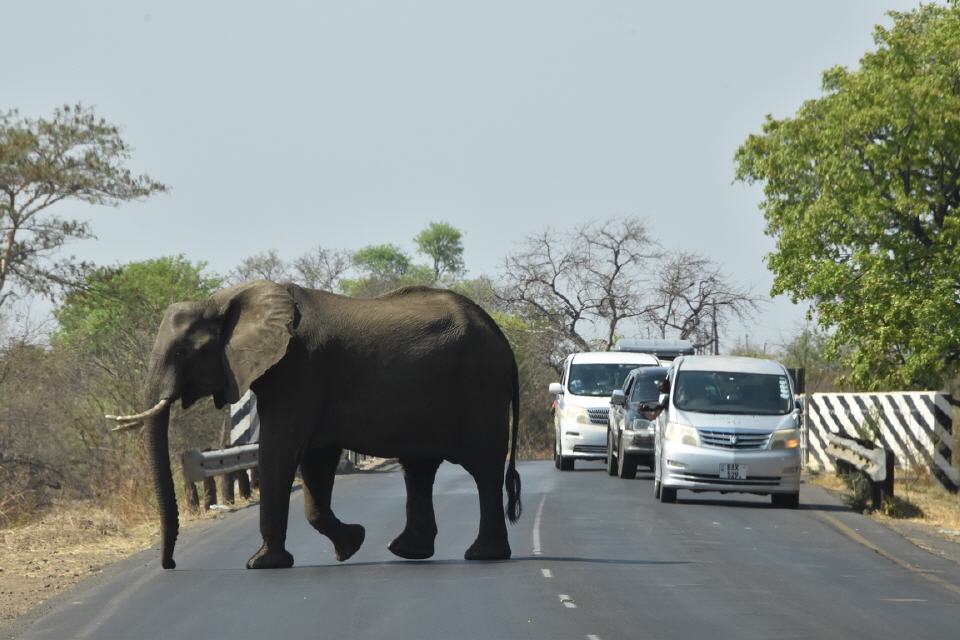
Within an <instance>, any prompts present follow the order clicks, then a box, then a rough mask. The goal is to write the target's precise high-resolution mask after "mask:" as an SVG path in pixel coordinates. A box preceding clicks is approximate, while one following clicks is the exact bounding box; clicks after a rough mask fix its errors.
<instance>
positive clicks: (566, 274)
mask: <svg viewBox="0 0 960 640" xmlns="http://www.w3.org/2000/svg"><path fill="white" fill-rule="evenodd" d="M658 255H659V247H658V245H657V244H656V243H655V242H654V241H653V240H651V238H650V236H649V234H648V233H647V228H646V225H645V224H644V223H643V221H642V220H640V219H638V218H629V217H628V218H622V219H614V220H608V221H606V222H602V223H599V224H588V225H585V226H583V227H581V228H579V229H577V230H576V231H575V232H574V233H573V234H563V233H562V232H556V231H555V230H552V229H547V230H546V231H544V232H542V233H540V234H536V235H532V236H529V237H528V238H526V240H525V241H524V243H523V246H522V248H521V249H520V250H519V251H517V252H515V253H513V254H510V255H508V256H507V258H506V262H505V278H504V279H505V285H504V287H503V288H502V290H501V292H500V296H501V298H502V299H503V300H504V301H505V302H507V303H508V304H511V305H514V306H516V307H517V308H519V309H520V310H521V311H526V312H527V313H529V314H530V315H533V316H536V317H539V318H542V319H547V320H548V321H549V322H548V324H549V325H551V326H553V327H555V328H556V329H555V330H556V331H557V332H558V333H560V334H562V336H563V337H564V338H565V339H566V340H567V341H568V342H569V343H570V345H571V346H572V347H573V348H575V349H579V350H589V349H591V340H590V339H589V338H588V335H589V334H588V333H587V329H588V328H589V325H594V326H596V325H599V327H600V333H601V335H602V338H600V339H598V340H596V341H594V342H596V343H598V345H599V346H600V347H601V348H605V349H608V350H609V349H610V348H612V347H613V344H614V342H615V341H616V337H617V331H618V330H622V326H623V323H624V322H626V321H630V320H638V319H640V318H642V317H644V316H645V315H646V314H648V313H649V312H650V311H651V310H650V308H649V304H648V303H646V302H645V301H644V299H643V295H642V292H643V290H644V281H645V276H644V269H643V266H644V264H645V263H646V261H647V260H648V259H650V258H654V257H656V256H658Z"/></svg>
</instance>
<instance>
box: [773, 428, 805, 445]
mask: <svg viewBox="0 0 960 640" xmlns="http://www.w3.org/2000/svg"><path fill="white" fill-rule="evenodd" d="M799 446H800V430H799V429H780V430H779V431H774V432H773V437H771V438H770V448H771V449H796V448H797V447H799Z"/></svg>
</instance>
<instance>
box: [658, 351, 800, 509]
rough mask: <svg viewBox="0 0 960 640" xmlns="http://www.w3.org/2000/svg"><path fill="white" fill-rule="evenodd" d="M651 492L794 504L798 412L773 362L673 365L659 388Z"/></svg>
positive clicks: (704, 359) (786, 378)
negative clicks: (739, 495) (738, 495)
mask: <svg viewBox="0 0 960 640" xmlns="http://www.w3.org/2000/svg"><path fill="white" fill-rule="evenodd" d="M661 391H663V393H662V394H661V396H660V402H659V407H662V409H661V411H660V415H659V416H658V417H657V428H656V438H655V452H654V493H655V495H656V496H657V497H658V498H659V499H660V501H661V502H676V500H677V490H679V489H688V490H691V491H720V492H723V493H728V492H744V493H756V494H762V495H770V496H771V499H772V501H773V504H774V505H776V506H781V507H788V508H793V509H796V508H797V506H798V505H799V503H800V430H799V426H800V425H799V417H800V411H799V407H798V405H797V403H796V401H795V400H794V396H793V382H792V380H791V378H790V375H789V374H788V373H787V370H786V369H785V368H784V366H783V365H782V364H780V363H779V362H774V361H772V360H762V359H759V358H741V357H733V356H685V357H682V358H678V359H677V360H674V361H673V364H672V365H671V366H670V369H669V370H668V372H667V379H666V380H665V381H664V383H663V388H662V389H661Z"/></svg>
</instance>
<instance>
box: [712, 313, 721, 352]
mask: <svg viewBox="0 0 960 640" xmlns="http://www.w3.org/2000/svg"><path fill="white" fill-rule="evenodd" d="M712 306H713V314H712V315H713V355H715V356H718V355H720V337H719V335H718V334H717V303H716V302H714V303H713V305H712Z"/></svg>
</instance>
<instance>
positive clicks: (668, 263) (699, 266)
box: [645, 252, 762, 353]
mask: <svg viewBox="0 0 960 640" xmlns="http://www.w3.org/2000/svg"><path fill="white" fill-rule="evenodd" d="M761 301H762V298H760V297H759V296H757V295H755V294H754V293H753V292H752V291H751V290H750V289H748V288H746V289H745V288H742V287H739V286H737V285H735V284H733V283H731V282H729V281H728V280H727V277H726V276H725V275H723V273H722V272H721V270H720V267H719V266H718V265H716V264H715V263H714V262H713V261H711V260H710V259H709V258H706V257H705V256H702V255H699V254H696V253H687V252H680V253H677V254H673V255H671V256H670V257H669V258H667V259H666V260H664V261H663V262H662V263H661V264H660V266H659V268H658V269H657V270H656V285H655V291H654V299H653V301H652V304H651V305H650V307H649V309H648V310H647V311H646V313H645V319H646V320H647V322H649V323H650V324H652V325H653V326H654V327H656V329H657V331H658V332H659V333H660V336H661V337H663V338H666V337H667V334H668V333H672V332H676V334H678V336H677V337H679V338H680V339H681V340H690V341H692V342H693V343H694V347H695V348H696V349H698V350H700V351H702V350H704V349H706V348H708V347H711V346H712V349H713V352H714V353H716V352H718V345H719V332H720V329H722V328H723V327H724V326H726V324H727V323H728V322H729V321H730V320H731V319H733V318H736V319H738V320H745V319H747V318H750V317H752V315H753V314H754V313H755V312H756V311H757V310H758V309H759V306H760V303H761Z"/></svg>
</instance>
